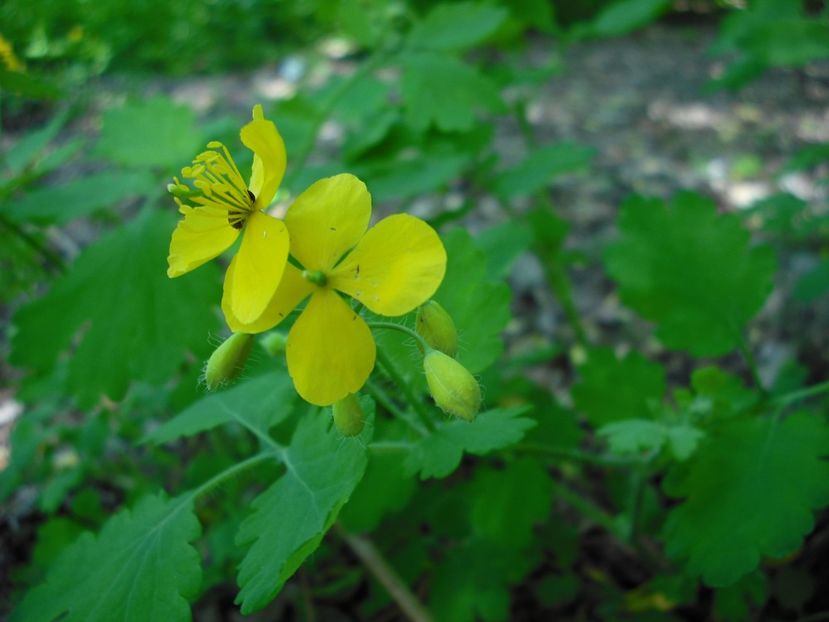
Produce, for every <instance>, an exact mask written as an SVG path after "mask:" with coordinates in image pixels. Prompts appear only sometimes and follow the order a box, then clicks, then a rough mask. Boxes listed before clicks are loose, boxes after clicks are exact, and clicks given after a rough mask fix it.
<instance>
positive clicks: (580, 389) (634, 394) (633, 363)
mask: <svg viewBox="0 0 829 622" xmlns="http://www.w3.org/2000/svg"><path fill="white" fill-rule="evenodd" d="M664 394H665V370H664V369H663V368H662V366H661V365H660V364H659V363H655V362H653V361H649V360H648V359H646V358H645V357H644V356H642V355H641V354H639V353H638V352H631V353H629V354H628V355H627V356H625V357H624V358H621V359H619V358H616V355H615V354H614V352H613V350H611V349H610V348H595V349H593V350H590V352H589V353H588V355H587V360H586V361H585V363H584V364H583V365H581V366H580V367H579V381H578V382H577V383H576V384H575V385H573V388H572V395H573V402H574V403H575V406H576V409H577V410H579V411H580V412H582V413H584V415H585V416H586V417H587V420H588V421H589V422H590V423H591V425H593V426H595V427H599V426H602V425H604V424H606V423H610V422H612V421H622V420H624V419H644V418H650V413H651V410H650V408H649V403H651V402H653V403H656V404H658V403H659V402H661V401H662V397H663V396H664Z"/></svg>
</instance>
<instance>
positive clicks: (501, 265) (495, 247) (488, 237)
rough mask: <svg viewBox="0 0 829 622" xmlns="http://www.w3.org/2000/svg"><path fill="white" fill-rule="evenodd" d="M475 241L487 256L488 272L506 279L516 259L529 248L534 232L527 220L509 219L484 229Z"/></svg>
mask: <svg viewBox="0 0 829 622" xmlns="http://www.w3.org/2000/svg"><path fill="white" fill-rule="evenodd" d="M475 242H476V244H477V245H478V247H480V248H481V249H483V251H484V253H485V254H486V256H487V265H486V271H487V273H488V274H490V275H492V278H494V279H502V278H504V279H505V278H507V277H508V276H509V274H510V272H511V271H512V267H513V265H514V264H515V262H516V260H517V259H518V258H519V257H521V255H523V254H524V253H526V252H527V251H528V250H529V248H530V246H531V245H532V242H533V233H532V230H531V229H530V227H529V225H528V224H527V223H526V222H523V221H520V220H518V221H516V220H509V221H507V222H502V223H501V224H498V225H495V226H493V227H489V228H487V229H484V230H483V231H481V232H480V233H479V234H478V235H477V236H476V237H475Z"/></svg>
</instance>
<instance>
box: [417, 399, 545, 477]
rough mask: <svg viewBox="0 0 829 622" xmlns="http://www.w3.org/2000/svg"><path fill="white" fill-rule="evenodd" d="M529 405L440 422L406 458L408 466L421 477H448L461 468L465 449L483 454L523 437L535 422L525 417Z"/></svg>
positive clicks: (477, 454) (506, 445) (476, 453)
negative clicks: (470, 417) (463, 419)
mask: <svg viewBox="0 0 829 622" xmlns="http://www.w3.org/2000/svg"><path fill="white" fill-rule="evenodd" d="M527 410H528V408H527V407H526V406H513V407H510V408H496V409H493V410H488V411H486V412H482V413H480V414H479V415H478V416H477V417H475V419H474V420H472V421H471V422H467V421H461V420H453V421H447V422H441V423H439V424H438V426H437V429H436V430H435V431H434V432H432V433H431V434H430V435H429V436H427V437H425V438H423V439H420V440H419V441H418V442H417V444H415V446H414V447H413V448H412V452H411V453H410V454H409V456H408V457H407V458H406V463H405V464H406V468H407V469H409V471H410V472H414V473H420V477H421V479H428V478H430V477H437V478H442V477H446V476H447V475H449V474H450V473H452V472H453V471H454V470H455V469H457V468H458V465H459V464H460V463H461V457H463V454H464V453H470V454H475V455H476V456H482V455H484V454H487V453H489V452H491V451H495V450H496V449H503V448H504V447H508V446H510V445H512V444H514V443H517V442H518V441H520V440H521V439H522V438H523V437H524V434H525V433H526V431H527V430H529V429H530V428H532V427H534V426H535V425H536V422H535V421H533V420H532V419H530V418H528V417H522V416H521V415H523V414H524V413H526V412H527Z"/></svg>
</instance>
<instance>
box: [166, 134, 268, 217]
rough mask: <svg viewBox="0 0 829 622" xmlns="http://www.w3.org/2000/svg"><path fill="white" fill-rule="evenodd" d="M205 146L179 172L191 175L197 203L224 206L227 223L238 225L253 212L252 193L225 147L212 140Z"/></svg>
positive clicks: (187, 176) (185, 176) (187, 177)
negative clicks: (197, 190)
mask: <svg viewBox="0 0 829 622" xmlns="http://www.w3.org/2000/svg"><path fill="white" fill-rule="evenodd" d="M207 148H208V150H207V151H203V152H202V153H200V154H199V155H197V156H196V158H195V159H194V160H193V165H192V166H185V167H184V168H183V169H181V174H182V176H183V177H184V178H186V179H192V180H193V186H195V187H196V188H198V189H199V190H200V191H201V193H202V197H200V198H199V199H197V200H196V202H197V203H201V204H202V205H205V206H208V205H209V206H212V207H218V208H220V209H224V210H227V222H228V224H230V226H231V227H233V228H234V229H241V228H242V227H243V226H244V224H245V222H246V221H247V219H248V217H249V216H250V215H251V214H252V213H253V205H254V203H255V202H256V197H255V196H254V194H253V193H252V192H251V191H250V190H248V188H247V184H245V180H244V179H243V178H242V174H241V173H240V172H239V168H238V167H237V166H236V163H235V162H234V161H233V157H232V156H231V155H230V152H229V151H228V150H227V147H225V146H224V145H223V144H222V143H220V142H219V141H216V140H214V141H211V142H209V143H207ZM219 149H221V151H219Z"/></svg>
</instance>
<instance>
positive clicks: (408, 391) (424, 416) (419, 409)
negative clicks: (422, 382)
mask: <svg viewBox="0 0 829 622" xmlns="http://www.w3.org/2000/svg"><path fill="white" fill-rule="evenodd" d="M392 326H397V324H393V325H392ZM377 359H378V360H379V361H380V364H381V365H382V366H383V369H384V370H385V372H386V375H388V377H389V378H390V379H391V381H392V382H394V384H396V385H397V386H398V388H399V389H400V390H401V391H403V395H404V396H405V397H406V400H407V401H408V402H409V404H410V405H411V407H412V408H414V410H415V412H416V413H417V415H418V417H420V421H421V423H422V424H423V425H424V426H425V427H426V429H427V430H428V431H429V432H434V430H435V424H434V423H432V418H431V416H430V415H429V409H428V408H427V407H426V404H424V403H423V401H422V400H421V399H420V398H419V397H418V396H417V395H416V394H415V392H414V390H413V389H412V386H411V385H410V384H409V383H408V382H406V379H405V378H403V375H402V374H401V373H400V370H398V369H397V366H396V365H395V364H394V363H393V362H392V360H391V359H390V358H389V357H388V356H387V355H386V353H385V352H383V350H381V349H380V348H377Z"/></svg>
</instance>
